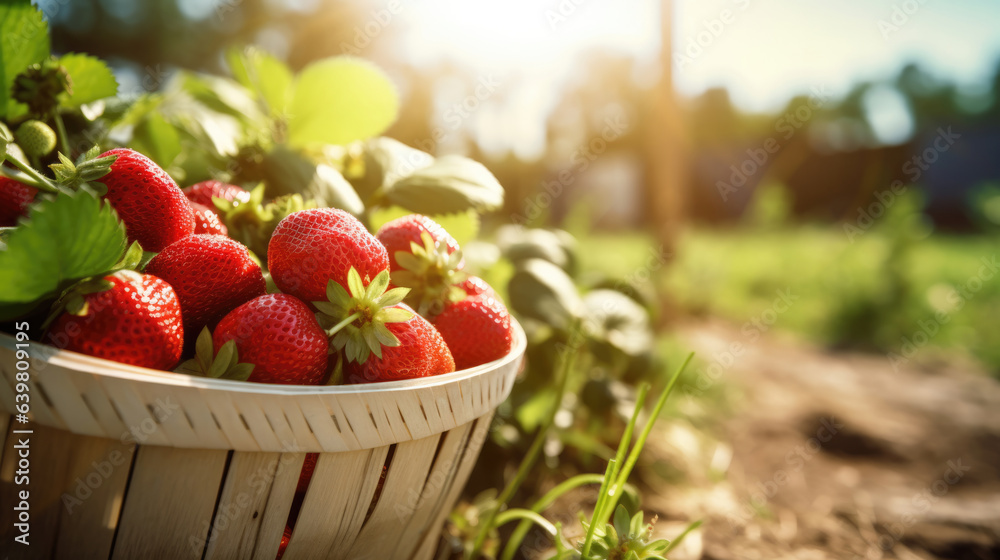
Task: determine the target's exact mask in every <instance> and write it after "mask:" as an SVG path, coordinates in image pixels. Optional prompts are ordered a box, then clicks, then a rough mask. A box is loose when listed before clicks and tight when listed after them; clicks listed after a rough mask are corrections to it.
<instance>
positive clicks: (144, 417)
mask: <svg viewBox="0 0 1000 560" xmlns="http://www.w3.org/2000/svg"><path fill="white" fill-rule="evenodd" d="M102 382H103V384H104V389H105V390H106V391H107V393H108V397H109V398H110V399H111V401H112V403H113V404H114V408H115V410H117V411H118V414H119V415H120V416H121V419H122V421H123V422H125V425H126V426H129V427H130V428H132V429H135V428H139V427H142V426H143V425H144V424H143V422H145V423H146V424H145V426H149V425H150V424H149V422H150V421H152V422H153V423H154V424H157V422H156V418H155V416H154V414H153V413H152V412H151V411H150V410H149V408H148V406H149V403H148V402H147V401H146V400H145V399H144V398H143V397H142V396H141V395H140V394H139V392H138V391H136V389H135V385H136V384H135V383H130V382H129V381H127V380H125V379H119V378H115V377H107V378H105V379H102ZM32 412H34V408H32ZM39 421H41V420H39ZM68 429H69V430H72V423H71V424H70V425H69V426H68ZM143 438H144V439H142V440H141V441H140V443H148V444H153V445H170V440H169V439H167V436H166V434H165V433H164V432H163V431H162V430H158V429H152V430H149V429H146V430H144V431H143Z"/></svg>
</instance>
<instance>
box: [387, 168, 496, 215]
mask: <svg viewBox="0 0 1000 560" xmlns="http://www.w3.org/2000/svg"><path fill="white" fill-rule="evenodd" d="M385 196H386V198H387V199H388V200H389V202H390V203H392V204H396V205H398V206H402V207H403V208H406V209H407V210H409V211H411V212H416V213H418V214H427V215H435V214H451V213H456V212H466V211H468V210H474V211H476V212H490V211H493V210H497V209H499V208H500V207H501V206H503V198H504V191H503V187H502V186H500V182H499V181H497V178H496V177H494V176H493V174H492V173H490V171H489V170H488V169H486V167H485V166H484V165H483V164H481V163H478V162H476V161H473V160H471V159H469V158H466V157H462V156H454V155H451V156H444V157H441V158H438V159H437V160H435V161H434V163H432V164H431V165H429V166H427V167H424V168H423V169H419V170H417V171H415V172H413V173H412V174H410V175H407V176H406V177H403V178H402V179H400V180H398V181H396V182H395V183H393V184H392V185H391V186H389V187H388V188H386V190H385Z"/></svg>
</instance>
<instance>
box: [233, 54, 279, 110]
mask: <svg viewBox="0 0 1000 560" xmlns="http://www.w3.org/2000/svg"><path fill="white" fill-rule="evenodd" d="M226 62H228V63H229V68H230V70H231V71H232V73H233V77H234V78H235V79H236V81H237V82H239V83H240V84H242V85H243V87H245V88H247V89H248V90H250V91H252V92H255V93H256V94H257V96H258V97H260V99H261V100H262V101H263V102H264V104H265V105H266V106H267V110H268V112H269V113H270V115H271V116H272V117H280V116H283V115H284V114H285V113H286V112H287V111H288V104H289V103H290V102H291V99H292V81H293V79H294V78H293V77H292V71H291V70H289V68H288V66H286V65H285V63H284V62H282V61H280V60H278V59H277V58H275V57H274V56H272V55H271V54H269V53H266V52H264V51H262V50H259V49H256V48H254V47H247V48H245V49H240V48H232V49H229V51H228V52H226Z"/></svg>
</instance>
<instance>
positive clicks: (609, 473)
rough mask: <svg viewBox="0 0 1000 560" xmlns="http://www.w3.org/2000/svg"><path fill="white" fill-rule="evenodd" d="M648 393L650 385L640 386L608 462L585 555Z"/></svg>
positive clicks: (605, 506) (584, 543) (587, 539)
mask: <svg viewBox="0 0 1000 560" xmlns="http://www.w3.org/2000/svg"><path fill="white" fill-rule="evenodd" d="M648 393H649V383H643V384H642V385H640V386H639V393H638V394H637V395H636V398H635V409H634V410H633V411H632V417H631V418H629V421H628V425H627V426H625V433H624V434H622V439H621V441H619V442H618V451H617V452H616V453H615V458H614V459H613V460H611V461H608V467H607V469H606V470H605V476H606V477H607V482H606V483H605V484H604V485H602V486H601V492H600V493H599V494H598V495H597V496H598V497H597V503H596V504H594V513H593V515H592V516H591V521H592V522H591V524H590V527H589V528H588V530H587V536H586V539H585V540H584V542H583V549H582V550H583V551H584V553H589V552H590V546H591V543H592V542H593V540H594V532H595V531H596V530H597V523H596V522H593V521H594V520H597V519H603V518H604V512H605V510H606V509H607V504H608V502H609V498H610V496H609V495H608V492H609V491H613V487H612V486H611V484H612V482H613V481H614V480H617V478H618V473H619V472H620V470H621V465H622V463H624V462H625V454H626V453H627V452H628V448H629V446H630V445H631V444H632V433H633V432H635V425H636V422H638V421H639V414H640V413H641V412H642V407H643V405H644V404H645V403H646V395H647V394H648Z"/></svg>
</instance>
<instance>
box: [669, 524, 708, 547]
mask: <svg viewBox="0 0 1000 560" xmlns="http://www.w3.org/2000/svg"><path fill="white" fill-rule="evenodd" d="M698 527H701V521H700V520H699V521H695V522H694V523H692V524H690V525H688V526H687V529H684V531H683V532H681V534H679V535H677V536H676V537H674V538H673V539H672V540H671V541H670V544H668V545H667V548H666V549H664V550H663V554H666V553H668V552H670V551H671V550H673V549H674V548H676V547H677V545H679V544H681V542H683V541H684V537H686V536H688V533H690V532H691V531H694V530H695V529H697V528H698Z"/></svg>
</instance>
